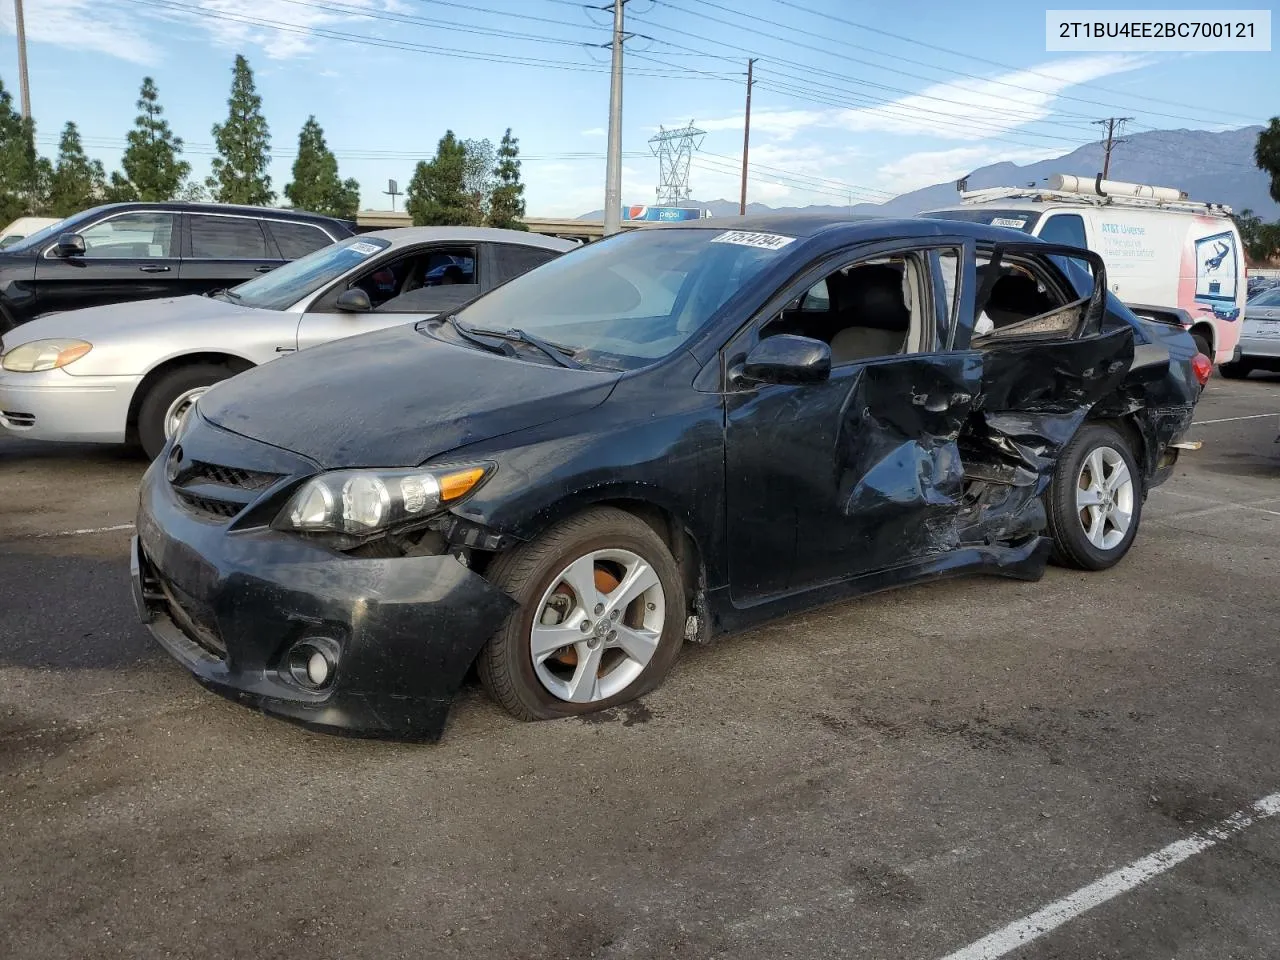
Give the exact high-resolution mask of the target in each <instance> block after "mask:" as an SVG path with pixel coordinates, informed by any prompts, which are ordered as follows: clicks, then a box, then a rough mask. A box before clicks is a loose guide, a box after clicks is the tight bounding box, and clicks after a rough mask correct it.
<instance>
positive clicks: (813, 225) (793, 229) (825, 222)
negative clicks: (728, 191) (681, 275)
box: [644, 213, 881, 237]
mask: <svg viewBox="0 0 1280 960" xmlns="http://www.w3.org/2000/svg"><path fill="white" fill-rule="evenodd" d="M880 219H881V218H879V217H867V216H852V215H848V214H834V213H755V214H751V215H750V216H746V217H705V218H703V219H701V220H681V221H677V222H675V223H655V224H654V225H653V226H654V227H657V228H658V229H660V230H680V229H688V228H691V229H694V230H747V231H751V232H753V233H781V234H784V235H786V236H790V237H811V236H813V235H814V234H816V233H820V232H821V231H823V230H826V229H828V228H830V227H834V226H840V225H842V224H848V225H852V224H858V223H864V222H867V221H878V220H880ZM644 229H646V230H648V229H652V227H649V226H646V227H645V228H644Z"/></svg>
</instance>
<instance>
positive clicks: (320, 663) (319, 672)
mask: <svg viewBox="0 0 1280 960" xmlns="http://www.w3.org/2000/svg"><path fill="white" fill-rule="evenodd" d="M307 679H308V680H310V681H311V685H312V686H313V687H323V686H324V685H325V683H326V682H327V681H328V679H329V661H328V660H327V659H326V658H325V655H324V654H323V653H321V652H320V651H319V650H317V651H316V652H315V653H313V654H312V655H311V659H310V660H308V661H307Z"/></svg>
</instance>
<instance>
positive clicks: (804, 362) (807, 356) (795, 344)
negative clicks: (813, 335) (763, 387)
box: [742, 333, 831, 383]
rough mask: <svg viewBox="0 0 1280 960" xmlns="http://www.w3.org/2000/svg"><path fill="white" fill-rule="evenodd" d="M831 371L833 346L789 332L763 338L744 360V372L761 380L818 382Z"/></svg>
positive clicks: (768, 381)
mask: <svg viewBox="0 0 1280 960" xmlns="http://www.w3.org/2000/svg"><path fill="white" fill-rule="evenodd" d="M830 375H831V348H830V347H829V346H827V345H826V344H825V343H823V342H822V341H821V340H813V339H810V338H809V337H797V336H793V335H791V334H789V333H780V334H778V335H777V336H773V337H766V338H765V339H763V340H761V341H760V342H759V343H757V344H756V345H755V346H754V347H753V348H752V350H751V352H750V353H748V354H747V359H746V360H745V361H744V362H743V364H742V376H743V377H744V378H746V379H748V380H757V381H759V382H761V383H818V382H819V381H822V380H826V379H827V377H829V376H830Z"/></svg>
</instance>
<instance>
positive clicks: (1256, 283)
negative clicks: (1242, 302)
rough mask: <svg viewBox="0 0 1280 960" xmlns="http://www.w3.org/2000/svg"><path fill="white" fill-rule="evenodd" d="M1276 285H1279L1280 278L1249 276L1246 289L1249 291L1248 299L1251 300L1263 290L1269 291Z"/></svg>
mask: <svg viewBox="0 0 1280 960" xmlns="http://www.w3.org/2000/svg"><path fill="white" fill-rule="evenodd" d="M1278 284H1280V278H1276V277H1273V276H1264V275H1257V274H1250V275H1249V282H1248V287H1247V289H1248V291H1249V299H1250V300H1252V299H1253V298H1254V297H1256V296H1257V295H1258V294H1260V293H1262V292H1263V291H1264V290H1270V289H1271V288H1272V287H1274V286H1276V285H1278Z"/></svg>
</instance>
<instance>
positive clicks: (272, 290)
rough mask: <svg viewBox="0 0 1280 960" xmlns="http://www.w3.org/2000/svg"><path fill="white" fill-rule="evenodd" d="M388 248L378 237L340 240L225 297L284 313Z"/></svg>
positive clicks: (387, 244) (238, 288)
mask: <svg viewBox="0 0 1280 960" xmlns="http://www.w3.org/2000/svg"><path fill="white" fill-rule="evenodd" d="M389 246H391V241H390V240H383V239H382V238H381V237H353V238H351V239H349V240H343V241H341V242H340V243H335V244H331V245H330V246H327V247H322V248H320V249H319V250H317V251H316V252H315V253H309V254H307V255H306V256H305V257H302V258H301V259H299V260H294V261H293V262H291V263H286V264H284V266H280V267H276V269H274V270H272V271H271V272H270V273H267V274H263V275H262V276H260V277H255V278H254V279H252V280H249V281H247V282H245V283H242V284H240V286H238V287H233V288H232V289H231V291H230V293H229V294H228V296H229V297H230V298H231V299H232V300H233V301H235V302H236V303H238V304H240V305H241V306H242V307H258V308H259V309H262V310H287V309H289V308H290V307H292V306H293V305H294V304H295V303H297V302H298V301H299V300H301V299H302V298H303V297H306V296H308V295H309V294H312V293H315V292H316V291H317V290H319V289H320V288H321V287H323V286H326V285H327V284H329V283H330V282H332V281H334V280H336V279H338V277H340V276H342V275H343V274H344V273H346V272H347V271H349V270H351V269H353V268H354V267H356V266H357V265H359V264H361V263H364V262H365V261H366V260H368V259H369V258H370V257H372V256H373V255H374V254H375V253H381V252H382V251H383V250H385V249H387V247H389Z"/></svg>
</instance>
